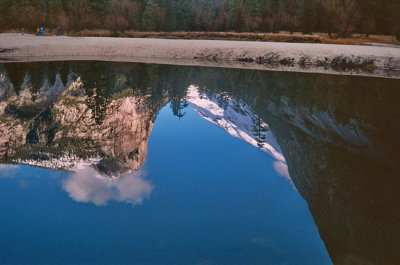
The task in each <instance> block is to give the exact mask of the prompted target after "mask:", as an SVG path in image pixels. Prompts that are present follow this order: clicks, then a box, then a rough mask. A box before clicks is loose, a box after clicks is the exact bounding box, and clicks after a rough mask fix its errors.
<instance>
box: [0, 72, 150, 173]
mask: <svg viewBox="0 0 400 265" xmlns="http://www.w3.org/2000/svg"><path fill="white" fill-rule="evenodd" d="M1 78H2V79H0V81H1V84H0V85H1V87H2V90H1V91H2V94H1V95H0V96H1V97H2V100H1V103H0V107H1V108H0V111H1V115H0V116H1V117H2V118H1V121H0V133H1V135H2V137H1V140H0V159H2V160H3V161H14V162H18V163H25V164H30V165H36V166H44V167H49V168H56V169H63V170H76V169H77V168H78V167H80V166H82V165H88V164H89V165H92V166H93V167H94V168H95V169H96V170H98V171H99V172H101V173H103V174H106V175H108V176H111V177H118V176H120V175H123V174H126V173H128V172H132V171H136V170H138V169H139V168H140V167H141V166H142V165H143V163H144V161H145V158H146V154H147V141H148V137H149V135H150V133H151V129H152V126H153V119H154V115H153V109H152V108H151V107H150V106H147V105H146V104H145V102H144V101H145V98H143V97H133V96H130V97H122V98H116V99H99V98H101V96H100V95H98V94H96V93H94V94H93V95H92V96H91V97H89V96H88V95H87V94H86V92H85V89H84V84H83V82H82V81H81V80H80V78H79V77H78V78H77V79H75V80H74V81H72V82H70V83H69V84H68V85H67V87H66V88H65V87H64V86H63V85H62V82H61V81H60V80H58V82H56V83H55V85H54V86H49V83H48V82H46V81H44V82H43V84H42V87H41V88H40V90H39V91H38V93H37V94H36V95H33V94H32V93H31V89H29V85H30V84H29V81H26V82H24V84H23V85H22V89H21V91H20V92H19V93H18V94H17V93H15V90H14V88H13V86H12V85H11V84H10V82H8V81H7V78H6V77H5V75H4V74H3V75H2V76H1ZM99 100H100V101H101V104H97V102H96V101H99ZM27 109H28V110H29V113H28V112H26V111H21V110H27Z"/></svg>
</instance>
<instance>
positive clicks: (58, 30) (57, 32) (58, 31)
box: [56, 27, 61, 36]
mask: <svg viewBox="0 0 400 265" xmlns="http://www.w3.org/2000/svg"><path fill="white" fill-rule="evenodd" d="M60 35H61V32H60V27H57V30H56V36H60Z"/></svg>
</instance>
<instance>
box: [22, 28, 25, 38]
mask: <svg viewBox="0 0 400 265" xmlns="http://www.w3.org/2000/svg"><path fill="white" fill-rule="evenodd" d="M21 34H22V36H24V35H25V32H24V28H21Z"/></svg>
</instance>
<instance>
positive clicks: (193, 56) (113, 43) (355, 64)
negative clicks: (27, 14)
mask: <svg viewBox="0 0 400 265" xmlns="http://www.w3.org/2000/svg"><path fill="white" fill-rule="evenodd" d="M54 60H103V61H121V62H142V63H158V64H176V65H199V66H214V67H230V68H247V69H261V70H275V71H296V72H315V73H331V74H332V73H333V74H349V75H365V76H377V77H391V78H400V48H399V47H376V46H367V45H365V46H360V45H335V44H307V43H281V42H280V43H276V42H250V41H219V40H165V39H139V38H135V39H133V38H108V37H66V36H61V37H55V36H51V37H38V36H33V35H25V36H21V35H20V34H0V62H18V61H20V62H27V61H54Z"/></svg>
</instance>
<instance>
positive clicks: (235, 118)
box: [187, 85, 290, 179]
mask: <svg viewBox="0 0 400 265" xmlns="http://www.w3.org/2000/svg"><path fill="white" fill-rule="evenodd" d="M221 97H222V95H217V96H215V97H214V98H210V97H208V96H207V95H205V94H201V93H200V91H199V89H198V87H196V86H193V85H192V86H190V87H189V88H188V93H187V101H188V102H189V104H190V106H191V107H192V108H193V109H194V110H196V112H197V113H198V114H199V115H200V116H201V117H203V118H204V119H205V120H207V121H209V122H211V123H212V124H214V125H216V126H218V127H220V128H221V129H223V130H225V131H226V132H227V133H229V134H230V135H231V136H233V137H236V138H239V139H241V140H243V141H245V142H246V143H248V144H251V145H252V146H254V147H257V148H259V149H260V150H262V151H264V152H265V153H267V154H268V155H270V156H272V157H273V158H275V159H276V160H277V161H276V162H275V163H274V168H275V170H276V171H277V173H278V174H279V175H281V176H284V177H286V178H288V179H290V176H289V171H288V167H287V165H286V161H285V158H284V157H283V154H282V151H281V148H280V146H279V145H278V143H277V142H276V139H275V136H274V135H273V134H272V132H271V130H270V129H269V127H268V124H266V123H265V122H264V121H263V120H262V119H261V118H260V117H259V116H257V114H255V113H254V112H253V111H252V109H251V107H250V106H248V105H247V104H246V103H243V102H238V101H235V100H234V99H233V98H230V97H228V96H226V95H225V96H224V103H225V104H224V106H223V107H221V106H220V104H218V102H219V101H220V100H221Z"/></svg>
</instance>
